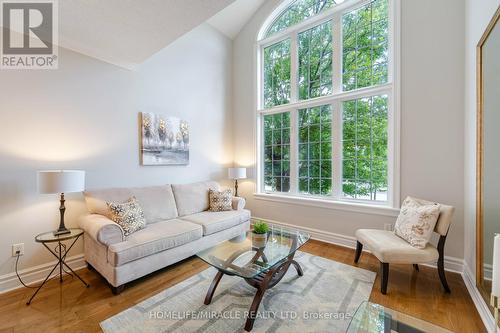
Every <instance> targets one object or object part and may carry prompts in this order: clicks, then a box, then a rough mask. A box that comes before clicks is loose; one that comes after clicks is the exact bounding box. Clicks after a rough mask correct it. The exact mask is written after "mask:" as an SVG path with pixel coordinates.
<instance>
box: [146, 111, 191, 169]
mask: <svg viewBox="0 0 500 333" xmlns="http://www.w3.org/2000/svg"><path fill="white" fill-rule="evenodd" d="M140 119H141V161H142V165H187V164H189V126H188V123H187V121H185V120H181V119H179V118H176V117H170V116H166V115H161V114H156V113H144V112H143V113H141V117H140Z"/></svg>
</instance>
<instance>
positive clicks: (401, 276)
mask: <svg viewBox="0 0 500 333" xmlns="http://www.w3.org/2000/svg"><path fill="white" fill-rule="evenodd" d="M302 251H304V252H308V253H311V254H313V255H318V256H322V257H325V258H328V259H332V260H336V261H339V262H343V263H346V264H349V265H354V264H353V259H354V250H352V249H348V248H344V247H339V246H335V245H331V244H327V243H322V242H319V241H314V240H311V241H309V242H308V243H307V244H306V245H305V246H304V247H303V248H302ZM357 266H358V267H361V268H364V269H368V270H371V271H374V272H378V269H379V262H378V261H377V259H375V258H374V257H373V256H371V255H369V254H367V253H363V254H362V256H361V259H360V260H359V264H358V265H357ZM207 267H208V265H207V264H205V263H204V262H202V261H201V260H199V259H197V258H195V257H193V258H189V259H186V260H184V261H182V262H180V263H178V264H176V265H173V266H170V267H167V268H165V269H163V270H161V271H158V272H156V273H153V274H151V275H149V276H147V277H144V278H142V279H140V280H137V281H135V282H132V283H130V284H128V285H127V287H126V288H125V290H124V291H123V293H122V294H120V295H118V296H114V295H112V294H111V291H110V289H109V287H108V286H107V284H106V282H105V281H104V280H103V278H102V277H100V276H99V274H98V273H96V272H94V271H89V270H88V269H82V270H80V271H79V272H78V273H79V274H81V276H82V277H83V278H84V279H85V280H86V281H87V282H88V283H90V285H91V287H90V288H88V289H87V288H85V287H84V286H83V285H82V284H81V282H80V281H78V279H76V278H71V277H70V276H65V279H64V280H65V281H64V283H63V284H62V285H60V284H59V281H58V280H52V281H49V282H48V285H46V286H44V288H43V289H42V290H41V291H40V293H39V295H37V297H36V298H35V300H34V301H33V303H32V304H31V305H30V306H26V300H27V299H28V298H29V297H30V296H31V294H32V292H33V290H32V289H26V288H23V289H18V290H15V291H12V292H9V293H6V294H2V295H0V332H1V333H4V332H47V333H48V332H51V333H52V332H65V333H66V332H100V328H99V322H101V321H102V320H104V319H106V318H108V317H110V316H112V315H114V314H116V313H118V312H121V311H123V310H125V309H127V308H129V307H131V306H133V305H134V304H137V303H139V302H141V301H143V300H145V299H147V298H149V297H151V296H153V295H155V294H157V293H158V292H160V291H162V290H163V289H166V288H168V287H170V286H173V285H175V284H177V283H179V282H181V281H183V280H184V279H186V278H188V277H190V276H192V275H194V274H197V273H198V272H201V271H202V270H204V269H206V268H207ZM447 278H448V283H449V285H450V288H451V290H452V292H451V294H445V293H444V292H443V290H442V287H441V284H440V282H439V278H438V273H437V270H436V269H432V268H429V267H425V266H420V272H416V271H415V270H414V269H413V267H412V266H411V265H391V268H390V273H389V287H388V292H387V295H385V296H384V295H382V294H381V293H380V278H379V276H378V275H377V279H376V281H375V285H374V287H373V290H372V293H371V296H370V301H372V302H375V303H379V304H382V305H384V306H386V307H389V308H391V309H394V310H397V311H399V312H403V313H406V314H408V315H411V316H413V317H417V318H420V319H423V320H426V321H429V322H432V323H434V324H436V325H439V326H442V327H444V328H447V329H449V330H452V331H455V332H467V333H469V332H478V333H481V332H486V329H485V328H484V326H483V323H482V321H481V318H480V317H479V314H478V313H477V311H476V308H475V307H474V304H473V302H472V299H471V298H470V296H469V294H468V292H467V289H466V287H465V284H464V282H463V280H462V277H461V276H460V275H459V274H454V273H449V272H447Z"/></svg>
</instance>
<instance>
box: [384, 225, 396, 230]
mask: <svg viewBox="0 0 500 333" xmlns="http://www.w3.org/2000/svg"><path fill="white" fill-rule="evenodd" d="M393 228H394V227H393V226H392V223H386V224H384V230H387V231H393V230H394V229H393Z"/></svg>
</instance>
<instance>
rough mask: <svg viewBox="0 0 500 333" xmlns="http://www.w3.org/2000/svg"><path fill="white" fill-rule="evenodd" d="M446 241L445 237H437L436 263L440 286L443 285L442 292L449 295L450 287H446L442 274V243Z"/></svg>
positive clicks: (446, 282)
mask: <svg viewBox="0 0 500 333" xmlns="http://www.w3.org/2000/svg"><path fill="white" fill-rule="evenodd" d="M445 241H446V236H441V237H439V243H438V246H437V250H438V253H439V258H438V262H437V267H438V273H439V279H440V280H441V284H442V285H443V288H444V290H445V291H446V292H447V293H451V289H450V286H448V281H446V275H445V274H444V242H445Z"/></svg>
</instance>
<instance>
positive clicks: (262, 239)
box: [252, 232, 267, 249]
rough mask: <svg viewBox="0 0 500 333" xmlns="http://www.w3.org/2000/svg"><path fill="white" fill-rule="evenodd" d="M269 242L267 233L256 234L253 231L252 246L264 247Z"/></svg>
mask: <svg viewBox="0 0 500 333" xmlns="http://www.w3.org/2000/svg"><path fill="white" fill-rule="evenodd" d="M266 243H267V233H265V234H256V233H255V232H252V246H253V247H256V248H259V249H260V248H263V247H265V246H266Z"/></svg>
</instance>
